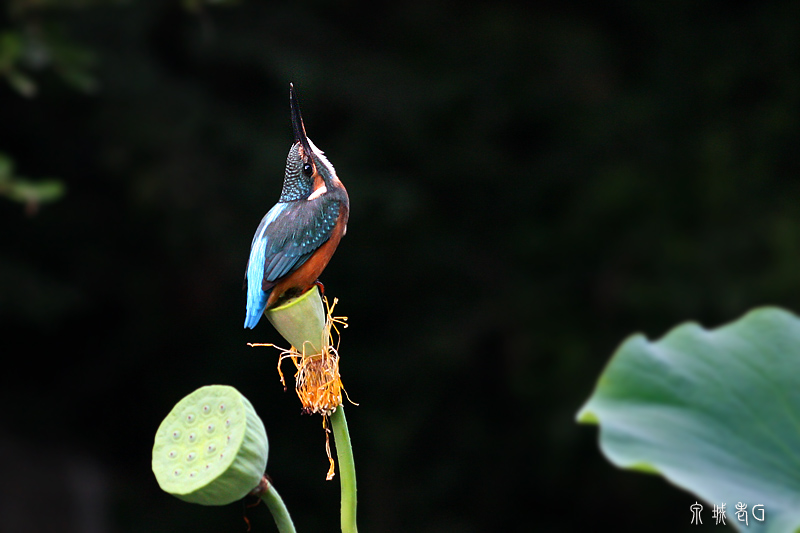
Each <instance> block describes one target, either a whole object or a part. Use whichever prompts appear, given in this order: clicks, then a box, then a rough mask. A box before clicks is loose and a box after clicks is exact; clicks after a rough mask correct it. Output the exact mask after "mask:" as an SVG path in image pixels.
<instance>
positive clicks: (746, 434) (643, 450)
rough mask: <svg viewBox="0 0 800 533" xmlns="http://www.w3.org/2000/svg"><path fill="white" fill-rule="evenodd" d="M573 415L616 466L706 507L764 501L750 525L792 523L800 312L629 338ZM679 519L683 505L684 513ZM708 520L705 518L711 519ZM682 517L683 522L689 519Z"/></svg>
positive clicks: (771, 528)
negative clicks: (655, 479)
mask: <svg viewBox="0 0 800 533" xmlns="http://www.w3.org/2000/svg"><path fill="white" fill-rule="evenodd" d="M578 421H579V422H583V423H593V424H599V426H600V448H601V449H602V451H603V453H604V454H605V456H606V457H607V458H608V460H609V461H611V462H612V463H613V464H615V465H616V466H618V467H622V468H631V469H636V470H641V471H645V472H649V473H660V474H661V475H663V476H664V477H665V478H667V479H668V480H669V481H671V482H672V483H674V484H675V485H677V486H678V487H681V488H684V489H686V490H688V491H690V492H692V493H694V494H695V495H697V496H698V497H699V498H700V499H702V500H704V501H705V502H706V503H707V505H706V512H704V515H705V521H706V522H708V521H711V515H710V512H709V511H710V507H709V506H713V505H720V504H722V503H725V504H726V516H727V520H726V522H727V523H728V524H732V525H734V526H737V527H739V528H744V523H743V522H739V521H738V520H736V518H735V511H736V509H735V505H736V504H737V503H739V502H742V503H746V504H747V509H748V511H750V510H751V509H752V507H753V506H754V505H756V504H761V505H763V506H764V507H763V509H764V510H765V520H764V521H763V522H759V521H756V520H754V519H753V516H752V514H751V513H748V515H749V517H748V523H749V527H748V529H754V530H758V531H767V532H792V531H800V320H799V319H798V318H797V317H796V316H794V315H793V314H791V313H788V312H786V311H783V310H781V309H777V308H761V309H757V310H754V311H751V312H750V313H748V314H747V315H745V316H744V317H743V318H741V319H740V320H738V321H737V322H734V323H732V324H729V325H727V326H724V327H721V328H719V329H715V330H710V331H709V330H706V329H703V328H701V327H700V326H698V325H697V324H692V323H689V324H683V325H681V326H678V327H677V328H675V329H674V330H672V331H671V332H670V333H668V334H667V335H666V336H665V337H664V338H663V339H661V340H659V341H656V342H651V341H649V340H648V339H647V338H645V337H644V336H643V335H634V336H632V337H630V338H629V339H627V340H626V341H625V342H624V343H623V344H622V346H621V347H620V348H619V349H618V350H617V352H616V353H615V354H614V357H613V358H612V359H611V361H610V363H609V364H608V366H607V367H606V369H605V371H604V372H603V374H602V375H601V376H600V380H599V381H598V383H597V386H596V389H595V391H594V394H592V396H591V398H589V400H588V401H587V402H586V404H585V405H584V406H583V408H582V409H581V410H580V412H579V413H578ZM687 513H688V514H687V516H690V512H689V510H688V509H687ZM711 523H712V524H713V523H714V522H711ZM687 524H688V519H687Z"/></svg>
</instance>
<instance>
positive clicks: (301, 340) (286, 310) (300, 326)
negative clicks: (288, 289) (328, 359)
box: [264, 285, 326, 354]
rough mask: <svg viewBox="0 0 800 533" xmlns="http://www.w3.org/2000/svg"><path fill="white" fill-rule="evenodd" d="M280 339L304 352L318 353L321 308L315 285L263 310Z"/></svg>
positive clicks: (322, 317)
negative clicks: (271, 307)
mask: <svg viewBox="0 0 800 533" xmlns="http://www.w3.org/2000/svg"><path fill="white" fill-rule="evenodd" d="M264 314H265V315H267V319H268V320H269V321H270V322H271V323H272V325H273V326H275V329H277V330H278V333H280V334H281V335H282V336H283V338H284V339H286V340H287V341H289V342H290V343H291V344H292V346H294V347H295V349H296V350H297V351H298V352H300V353H303V349H304V346H305V353H306V354H320V353H322V346H323V345H324V341H323V339H324V332H325V318H326V313H325V309H323V307H322V297H321V296H320V294H319V287H317V286H316V285H315V286H314V287H312V288H311V289H310V290H307V291H306V292H304V293H303V294H302V295H300V296H298V297H297V298H292V299H291V300H289V301H288V302H286V303H285V304H283V305H281V306H279V307H276V308H274V309H268V310H267V311H265V313H264Z"/></svg>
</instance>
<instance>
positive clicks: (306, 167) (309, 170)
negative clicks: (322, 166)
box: [303, 163, 314, 176]
mask: <svg viewBox="0 0 800 533" xmlns="http://www.w3.org/2000/svg"><path fill="white" fill-rule="evenodd" d="M313 173H314V165H312V164H311V163H303V174H305V175H306V176H310V175H311V174H313Z"/></svg>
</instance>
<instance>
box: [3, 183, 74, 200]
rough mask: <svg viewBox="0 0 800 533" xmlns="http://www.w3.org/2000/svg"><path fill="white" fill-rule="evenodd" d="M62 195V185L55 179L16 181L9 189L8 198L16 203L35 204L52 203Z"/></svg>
mask: <svg viewBox="0 0 800 533" xmlns="http://www.w3.org/2000/svg"><path fill="white" fill-rule="evenodd" d="M63 195H64V184H63V183H62V182H60V181H59V180H56V179H45V180H41V181H30V180H26V179H21V178H20V179H17V180H15V181H14V183H13V184H12V185H11V186H10V187H9V191H8V197H9V198H11V199H12V200H15V201H18V202H26V203H28V202H33V203H36V204H41V203H48V202H54V201H55V200H58V199H59V198H61V197H62V196H63Z"/></svg>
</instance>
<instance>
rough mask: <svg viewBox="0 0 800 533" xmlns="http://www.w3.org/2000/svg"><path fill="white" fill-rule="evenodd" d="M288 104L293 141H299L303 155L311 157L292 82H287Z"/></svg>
mask: <svg viewBox="0 0 800 533" xmlns="http://www.w3.org/2000/svg"><path fill="white" fill-rule="evenodd" d="M289 105H290V107H291V108H292V129H293V130H294V142H299V143H300V146H302V147H303V155H304V156H305V157H311V146H310V145H309V144H308V137H306V127H305V126H304V125H303V116H302V115H301V114H300V104H299V103H298V102H297V93H296V92H295V90H294V84H292V83H290V84H289Z"/></svg>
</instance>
